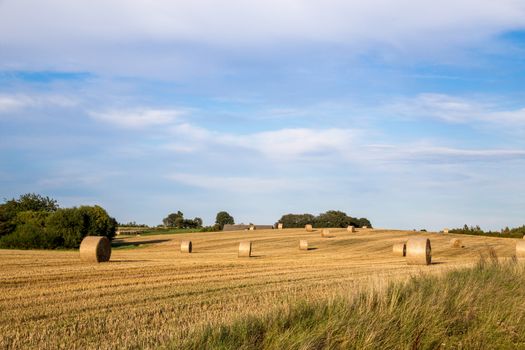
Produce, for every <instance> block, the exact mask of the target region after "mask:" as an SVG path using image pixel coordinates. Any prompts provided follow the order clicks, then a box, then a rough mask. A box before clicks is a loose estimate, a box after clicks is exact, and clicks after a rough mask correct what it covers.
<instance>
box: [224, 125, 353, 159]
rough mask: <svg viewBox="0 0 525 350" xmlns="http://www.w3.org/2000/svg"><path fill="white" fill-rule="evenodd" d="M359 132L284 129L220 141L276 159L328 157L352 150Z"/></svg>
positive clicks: (225, 137) (226, 137) (226, 138)
mask: <svg viewBox="0 0 525 350" xmlns="http://www.w3.org/2000/svg"><path fill="white" fill-rule="evenodd" d="M355 134H356V131H354V130H349V129H306V128H298V129H281V130H275V131H266V132H259V133H255V134H250V135H245V136H232V135H229V136H222V137H221V138H220V139H219V140H220V141H222V142H225V143H228V144H231V145H237V146H241V147H245V148H249V149H253V150H256V151H258V152H260V153H262V154H263V155H265V156H267V157H270V158H275V159H283V158H284V159H289V158H298V157H316V156H326V155H327V154H329V153H337V154H342V153H346V152H350V151H351V146H352V141H353V140H354V136H355Z"/></svg>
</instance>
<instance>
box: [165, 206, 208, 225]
mask: <svg viewBox="0 0 525 350" xmlns="http://www.w3.org/2000/svg"><path fill="white" fill-rule="evenodd" d="M162 222H163V223H164V226H166V227H172V228H178V229H183V228H187V229H192V228H201V227H202V219H201V218H194V219H184V214H183V213H182V212H181V211H180V210H179V211H177V212H176V213H171V214H169V215H168V216H167V217H165V218H164V219H163V220H162Z"/></svg>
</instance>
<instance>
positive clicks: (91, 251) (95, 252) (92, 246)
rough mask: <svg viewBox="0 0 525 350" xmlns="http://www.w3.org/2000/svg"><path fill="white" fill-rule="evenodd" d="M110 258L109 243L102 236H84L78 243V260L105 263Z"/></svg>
mask: <svg viewBox="0 0 525 350" xmlns="http://www.w3.org/2000/svg"><path fill="white" fill-rule="evenodd" d="M110 257H111V243H110V242H109V239H107V237H104V236H86V237H85V238H84V239H83V240H82V242H81V243H80V260H81V261H84V262H96V263H99V262H106V261H109V258H110Z"/></svg>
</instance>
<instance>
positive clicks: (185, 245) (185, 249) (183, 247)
mask: <svg viewBox="0 0 525 350" xmlns="http://www.w3.org/2000/svg"><path fill="white" fill-rule="evenodd" d="M191 251H192V244H191V241H182V242H181V244H180V252H181V253H191Z"/></svg>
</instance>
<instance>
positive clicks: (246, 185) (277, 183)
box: [167, 173, 312, 193]
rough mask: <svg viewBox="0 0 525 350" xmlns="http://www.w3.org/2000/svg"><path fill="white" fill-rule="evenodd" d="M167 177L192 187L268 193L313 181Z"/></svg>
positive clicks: (202, 176) (295, 188)
mask: <svg viewBox="0 0 525 350" xmlns="http://www.w3.org/2000/svg"><path fill="white" fill-rule="evenodd" d="M167 178H168V179H170V180H172V181H175V182H178V183H181V184H184V185H189V186H192V187H199V188H204V189H209V190H217V191H228V192H237V193H268V192H274V191H290V190H297V189H306V188H312V183H311V182H309V181H307V180H304V179H303V180H299V179H296V180H294V179H289V178H262V177H256V176H212V175H200V174H189V173H174V174H171V175H169V176H167Z"/></svg>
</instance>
